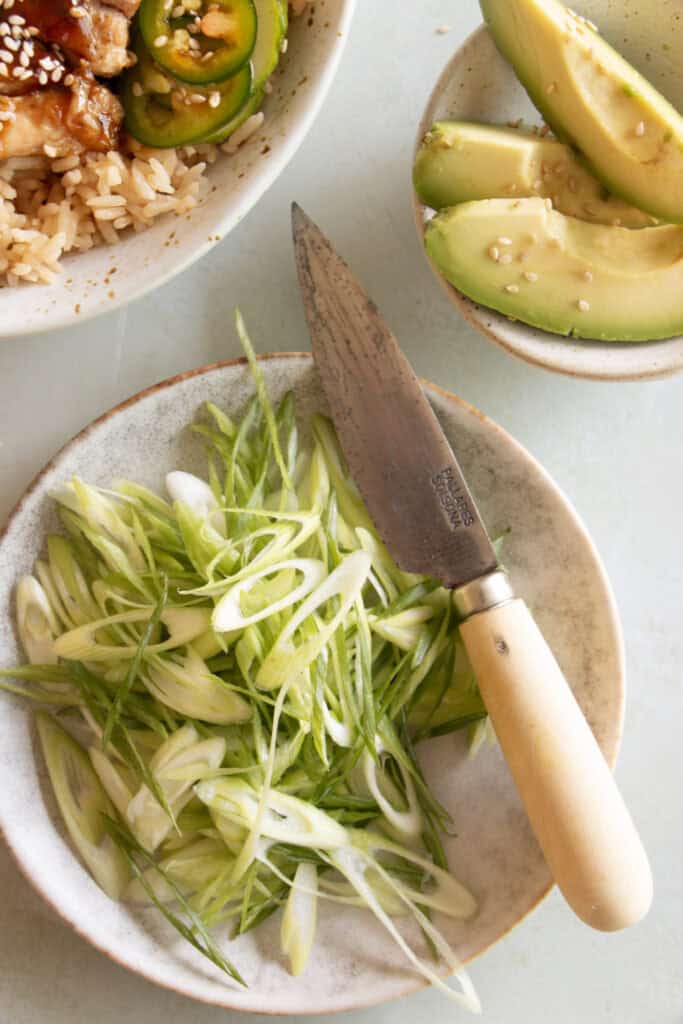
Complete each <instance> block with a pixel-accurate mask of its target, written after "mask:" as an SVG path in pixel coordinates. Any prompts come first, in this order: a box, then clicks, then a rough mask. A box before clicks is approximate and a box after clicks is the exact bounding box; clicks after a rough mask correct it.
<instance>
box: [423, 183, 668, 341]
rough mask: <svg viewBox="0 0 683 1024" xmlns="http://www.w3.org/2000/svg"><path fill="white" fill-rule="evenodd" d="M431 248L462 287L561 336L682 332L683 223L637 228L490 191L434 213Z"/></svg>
mask: <svg viewBox="0 0 683 1024" xmlns="http://www.w3.org/2000/svg"><path fill="white" fill-rule="evenodd" d="M425 247H426V250H427V253H428V255H429V257H430V258H431V260H432V261H433V263H434V264H435V265H436V267H437V268H438V270H439V271H440V272H441V273H442V274H443V275H444V277H445V278H446V279H447V280H448V281H450V283H451V284H453V285H454V286H455V287H456V288H457V289H458V290H459V291H461V292H462V293H463V294H464V295H466V296H467V297H468V298H470V299H473V300H474V301H475V302H478V303H481V305H483V306H489V307H490V308H491V309H496V310H498V312H500V313H504V314H505V315H506V316H509V317H512V318H513V319H516V320H522V321H524V322H525V323H528V324H531V325H532V326H533V327H540V328H542V329H543V330H546V331H551V332H552V333H554V334H564V335H573V336H574V337H577V338H593V339H598V340H602V341H648V340H654V339H657V338H670V337H673V336H674V335H676V334H681V333H683V227H679V226H677V225H672V224H666V225H662V226H660V227H652V228H643V229H642V231H631V230H629V229H628V228H622V227H612V226H605V225H601V224H588V223H587V222H586V221H581V220H577V219H576V218H573V217H565V216H564V215H563V214H561V213H558V212H557V210H554V209H553V208H552V204H551V203H550V201H549V200H544V199H537V198H531V199H485V200H480V201H478V202H472V203H463V204H461V205H460V206H454V207H452V208H451V209H447V210H442V211H441V212H440V213H438V214H436V216H435V217H433V218H432V220H431V221H429V223H428V225H427V228H426V233H425Z"/></svg>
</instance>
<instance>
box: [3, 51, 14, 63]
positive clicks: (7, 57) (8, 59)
mask: <svg viewBox="0 0 683 1024" xmlns="http://www.w3.org/2000/svg"><path fill="white" fill-rule="evenodd" d="M0 60H1V61H2V62H3V64H11V63H12V62H13V61H14V54H12V53H10V52H9V51H8V50H0Z"/></svg>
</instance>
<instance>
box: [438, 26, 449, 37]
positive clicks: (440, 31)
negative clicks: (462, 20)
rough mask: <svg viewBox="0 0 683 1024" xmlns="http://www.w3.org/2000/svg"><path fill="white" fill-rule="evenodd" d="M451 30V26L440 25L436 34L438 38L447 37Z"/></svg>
mask: <svg viewBox="0 0 683 1024" xmlns="http://www.w3.org/2000/svg"><path fill="white" fill-rule="evenodd" d="M450 30H451V26H450V25H439V27H438V28H437V30H436V34H437V35H438V36H445V35H448V33H449V32H450Z"/></svg>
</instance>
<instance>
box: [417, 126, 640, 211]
mask: <svg viewBox="0 0 683 1024" xmlns="http://www.w3.org/2000/svg"><path fill="white" fill-rule="evenodd" d="M413 179H414V183H415V190H416V192H417V194H418V196H419V197H420V199H421V200H422V202H423V203H425V204H426V205H427V206H431V207H432V208H433V209H435V210H441V209H443V208H444V207H445V206H457V204H458V203H467V202H471V201H472V200H475V199H499V198H500V199H502V198H505V197H510V196H514V197H515V198H523V197H529V196H541V198H543V199H545V198H549V199H552V201H553V206H554V207H555V209H556V210H559V211H560V213H564V214H566V215H567V216H568V217H578V218H579V219H580V220H587V221H591V222H592V223H595V224H621V225H623V226H624V227H627V228H643V227H650V226H652V225H653V224H654V223H655V221H654V218H652V217H650V216H649V214H647V213H642V212H641V211H640V210H637V209H635V207H633V206H630V205H629V204H628V203H625V202H624V201H623V200H621V199H617V198H616V197H615V196H611V195H610V194H609V193H608V192H606V190H605V188H604V186H603V185H601V184H600V182H599V181H598V180H597V179H596V178H594V177H593V175H592V174H591V173H590V172H589V171H587V170H586V168H585V167H584V166H583V165H582V164H580V163H579V161H578V160H577V158H576V156H575V155H574V153H573V152H572V150H571V149H570V148H569V146H565V145H564V143H562V142H558V141H557V139H547V138H541V137H539V136H538V135H535V134H532V133H531V132H524V131H519V130H516V129H514V128H502V127H494V126H490V125H485V124H470V123H468V122H464V121H439V122H437V123H436V124H435V125H434V126H433V127H432V128H431V129H430V131H429V132H428V133H427V135H426V136H425V139H424V142H423V144H422V146H421V148H420V150H419V152H418V154H417V158H416V160H415V169H414V173H413Z"/></svg>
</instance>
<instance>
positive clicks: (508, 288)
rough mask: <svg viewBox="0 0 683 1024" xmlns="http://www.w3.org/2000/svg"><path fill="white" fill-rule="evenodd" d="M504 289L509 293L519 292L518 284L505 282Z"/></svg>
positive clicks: (515, 293)
mask: <svg viewBox="0 0 683 1024" xmlns="http://www.w3.org/2000/svg"><path fill="white" fill-rule="evenodd" d="M505 291H506V292H509V293H510V295H517V293H518V292H519V285H518V284H506V285H505Z"/></svg>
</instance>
